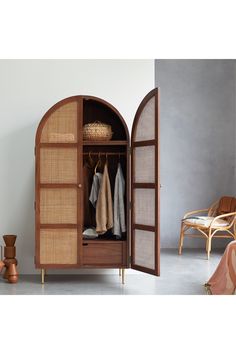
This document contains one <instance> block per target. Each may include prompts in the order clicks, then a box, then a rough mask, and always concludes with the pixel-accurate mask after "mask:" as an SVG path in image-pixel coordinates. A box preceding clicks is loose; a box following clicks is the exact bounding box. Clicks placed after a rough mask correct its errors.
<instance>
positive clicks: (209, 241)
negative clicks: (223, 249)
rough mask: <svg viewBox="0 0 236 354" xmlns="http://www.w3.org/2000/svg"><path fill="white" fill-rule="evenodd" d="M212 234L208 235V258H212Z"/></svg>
mask: <svg viewBox="0 0 236 354" xmlns="http://www.w3.org/2000/svg"><path fill="white" fill-rule="evenodd" d="M211 239H212V237H211V235H209V236H208V242H207V243H208V247H207V259H208V260H209V259H210V253H211Z"/></svg>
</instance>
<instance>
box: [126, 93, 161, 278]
mask: <svg viewBox="0 0 236 354" xmlns="http://www.w3.org/2000/svg"><path fill="white" fill-rule="evenodd" d="M131 148H132V155H131V160H132V161H131V162H132V163H131V165H132V170H131V202H132V212H131V224H132V225H131V266H132V268H134V269H137V270H141V271H144V272H146V273H150V274H154V275H159V178H158V175H159V166H158V161H159V141H158V89H154V90H153V91H151V92H150V93H149V94H148V95H147V96H146V97H145V98H144V100H143V101H142V103H141V104H140V106H139V108H138V110H137V113H136V116H135V119H134V124H133V128H132V137H131Z"/></svg>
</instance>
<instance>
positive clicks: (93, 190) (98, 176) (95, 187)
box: [89, 172, 102, 208]
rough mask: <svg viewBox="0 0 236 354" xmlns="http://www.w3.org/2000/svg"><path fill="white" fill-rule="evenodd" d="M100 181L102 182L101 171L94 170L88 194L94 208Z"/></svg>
mask: <svg viewBox="0 0 236 354" xmlns="http://www.w3.org/2000/svg"><path fill="white" fill-rule="evenodd" d="M101 183H102V173H100V172H96V173H95V174H94V176H93V183H92V187H91V192H90V196H89V200H90V202H91V203H92V205H93V207H94V208H96V204H97V200H98V195H99V190H100V187H101Z"/></svg>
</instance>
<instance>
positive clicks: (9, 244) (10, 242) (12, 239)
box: [3, 235, 16, 247]
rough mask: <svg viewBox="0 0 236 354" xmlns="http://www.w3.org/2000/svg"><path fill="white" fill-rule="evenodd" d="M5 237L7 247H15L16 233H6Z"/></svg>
mask: <svg viewBox="0 0 236 354" xmlns="http://www.w3.org/2000/svg"><path fill="white" fill-rule="evenodd" d="M3 239H4V241H5V244H6V246H7V247H13V246H14V245H15V242H16V235H4V236H3Z"/></svg>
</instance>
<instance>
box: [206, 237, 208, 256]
mask: <svg viewBox="0 0 236 354" xmlns="http://www.w3.org/2000/svg"><path fill="white" fill-rule="evenodd" d="M208 240H209V238H208V237H207V239H206V253H207V252H208Z"/></svg>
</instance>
